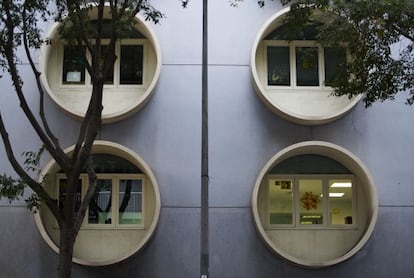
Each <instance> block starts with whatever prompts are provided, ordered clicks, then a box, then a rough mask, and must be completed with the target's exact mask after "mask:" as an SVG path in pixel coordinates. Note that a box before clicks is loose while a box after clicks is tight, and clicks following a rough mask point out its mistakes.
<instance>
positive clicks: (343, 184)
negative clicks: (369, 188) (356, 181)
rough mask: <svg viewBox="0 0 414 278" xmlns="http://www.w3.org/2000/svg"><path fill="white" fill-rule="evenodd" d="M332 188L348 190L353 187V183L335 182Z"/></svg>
mask: <svg viewBox="0 0 414 278" xmlns="http://www.w3.org/2000/svg"><path fill="white" fill-rule="evenodd" d="M331 187H336V188H346V187H352V183H351V182H334V183H333V184H332V185H331Z"/></svg>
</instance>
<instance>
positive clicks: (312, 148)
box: [251, 141, 378, 268]
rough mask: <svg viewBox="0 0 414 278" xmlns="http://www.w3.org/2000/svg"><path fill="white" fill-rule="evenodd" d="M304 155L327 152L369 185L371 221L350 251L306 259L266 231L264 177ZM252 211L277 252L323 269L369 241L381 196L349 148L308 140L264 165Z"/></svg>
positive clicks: (285, 150)
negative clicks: (261, 205) (262, 207)
mask: <svg viewBox="0 0 414 278" xmlns="http://www.w3.org/2000/svg"><path fill="white" fill-rule="evenodd" d="M304 154H318V155H323V156H326V157H329V158H332V159H334V160H336V161H337V162H340V163H341V164H343V165H344V166H345V167H346V168H348V169H349V170H350V171H351V172H353V174H355V175H356V176H357V177H358V178H360V179H361V181H362V184H363V185H364V186H365V190H366V194H367V195H369V197H370V200H371V203H370V204H367V208H368V210H369V212H368V214H369V223H368V224H367V227H366V229H365V232H364V233H363V235H362V237H361V238H360V239H359V241H358V243H357V244H356V245H355V246H354V247H353V248H351V249H350V250H349V251H346V252H345V253H344V254H343V255H341V256H339V257H337V258H335V259H331V260H326V261H309V260H303V259H300V258H296V257H294V256H291V255H290V254H289V253H288V252H286V251H284V250H282V249H280V248H279V247H278V246H277V245H276V244H275V242H274V241H272V239H271V238H270V237H269V235H268V233H267V232H266V230H265V228H264V226H263V223H262V222H261V220H260V215H259V208H258V207H259V206H258V205H259V204H258V198H259V189H260V186H261V184H262V181H263V179H264V178H265V177H266V175H267V174H268V172H269V171H270V170H271V169H272V168H273V167H275V166H276V165H277V164H279V163H281V162H282V161H284V160H285V159H288V158H291V157H294V156H298V155H304ZM251 202H252V212H253V218H254V222H255V225H256V228H257V231H258V233H259V235H260V237H261V238H262V240H263V241H264V242H265V244H266V245H267V246H268V247H269V248H270V249H271V250H272V251H273V252H274V253H276V254H277V255H279V256H281V257H283V258H285V259H287V260H288V261H291V262H293V263H295V264H297V265H300V266H303V267H309V268H321V267H326V266H331V265H335V264H338V263H340V262H343V261H345V260H347V259H349V258H350V257H352V256H353V255H355V254H356V253H357V252H358V251H359V250H361V248H362V247H363V246H364V245H365V244H366V243H367V241H368V240H369V238H370V236H371V234H372V232H373V231H374V228H375V224H376V222H377V218H378V197H377V191H376V189H375V185H374V181H373V179H372V177H371V175H370V173H369V172H368V169H367V168H366V167H365V166H364V164H363V163H362V162H361V160H360V159H359V158H358V157H356V156H355V155H354V154H352V153H351V152H349V151H348V150H346V149H344V148H342V147H340V146H337V145H335V144H332V143H327V142H322V141H306V142H301V143H297V144H294V145H291V146H289V147H287V148H285V149H283V150H282V151H280V152H279V153H277V154H276V155H274V156H273V157H272V158H271V159H270V160H269V161H268V162H267V163H266V165H265V166H264V167H263V169H262V170H261V172H260V174H259V176H258V177H257V180H256V183H255V186H254V189H253V193H252V201H251Z"/></svg>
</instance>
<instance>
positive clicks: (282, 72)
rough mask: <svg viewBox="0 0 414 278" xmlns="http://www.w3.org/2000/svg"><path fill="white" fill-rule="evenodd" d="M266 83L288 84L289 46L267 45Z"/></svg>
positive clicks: (272, 84) (274, 84) (270, 84)
mask: <svg viewBox="0 0 414 278" xmlns="http://www.w3.org/2000/svg"><path fill="white" fill-rule="evenodd" d="M267 84H268V85H269V86H290V55H289V47H284V46H268V47H267Z"/></svg>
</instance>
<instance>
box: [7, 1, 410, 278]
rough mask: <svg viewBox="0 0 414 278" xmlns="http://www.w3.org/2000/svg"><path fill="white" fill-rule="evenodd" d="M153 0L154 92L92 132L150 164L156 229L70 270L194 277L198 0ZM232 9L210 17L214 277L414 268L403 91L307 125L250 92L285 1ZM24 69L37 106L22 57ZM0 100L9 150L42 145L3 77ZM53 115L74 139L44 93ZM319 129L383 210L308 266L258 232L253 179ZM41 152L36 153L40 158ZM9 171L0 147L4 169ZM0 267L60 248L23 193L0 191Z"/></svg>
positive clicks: (24, 268) (33, 263)
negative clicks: (329, 261)
mask: <svg viewBox="0 0 414 278" xmlns="http://www.w3.org/2000/svg"><path fill="white" fill-rule="evenodd" d="M199 2H200V1H190V4H189V7H188V8H187V9H182V8H181V6H180V4H179V2H178V1H160V0H157V1H154V4H155V5H157V6H158V7H159V8H160V9H161V10H162V11H163V12H164V13H165V14H166V18H165V19H162V20H161V22H160V24H159V25H157V26H154V29H155V33H156V35H157V36H158V39H159V42H160V45H161V49H162V61H163V66H162V69H161V75H160V79H159V82H158V84H157V86H156V89H155V93H154V95H153V97H152V98H151V99H150V100H149V102H148V103H147V105H146V106H145V107H144V108H143V109H142V110H141V111H139V112H137V113H136V114H134V115H132V116H131V117H130V118H128V119H126V120H123V121H120V122H117V123H114V124H108V125H105V126H103V128H102V130H101V132H100V133H99V136H98V139H100V140H108V141H114V142H116V143H119V144H122V145H124V146H126V147H127V148H130V149H132V150H133V151H135V152H136V153H137V154H138V155H140V156H141V157H142V158H143V159H144V160H145V161H146V162H147V164H148V165H149V166H150V167H151V169H152V171H153V172H154V175H155V177H156V179H157V181H158V184H159V187H160V194H161V204H162V208H161V215H160V221H159V225H158V227H157V230H156V233H155V234H154V237H153V238H152V240H151V241H150V242H149V244H148V246H147V247H146V248H145V249H144V250H142V252H140V253H139V254H138V255H136V256H133V257H131V258H130V259H128V260H126V261H124V262H121V263H119V264H116V265H113V266H108V267H99V268H91V267H81V266H78V265H75V266H74V268H73V273H74V275H73V277H81V278H82V277H92V278H93V277H145V278H166V277H173V278H175V277H176V278H187V277H188V278H191V277H199V275H200V273H199V269H200V208H199V207H200V184H201V181H200V167H201V166H200V165H201V162H200V157H201V149H200V146H201V65H200V63H201V30H202V29H201V19H202V17H201V4H200V3H199ZM254 2H255V1H244V2H243V3H241V4H240V6H239V7H238V8H231V7H229V3H228V1H219V0H213V1H210V2H209V5H210V9H209V12H210V17H209V20H210V23H209V34H210V37H209V47H210V48H209V63H210V66H209V115H210V121H209V128H210V138H209V139H210V146H209V148H210V191H209V194H210V207H211V208H210V229H209V232H210V276H209V277H212V278H213V277H214V278H233V277H234V278H236V277H237V278H252V277H259V278H267V277H269V278H270V277H305V278H306V277H316V276H317V277H327V278H328V277H339V278H342V277H343V278H348V277H357V278H358V277H361V278H363V277H364V278H365V277H380V278H382V277H384V278H385V277H398V278H410V277H412V276H413V273H414V265H413V263H412V258H413V256H414V249H413V248H412V247H413V246H414V232H413V229H412V228H413V227H414V222H413V221H414V184H413V180H414V174H413V171H412V165H413V161H414V159H413V157H414V146H413V144H412V142H413V141H414V132H413V130H412V119H413V118H414V108H413V107H409V106H406V105H404V99H403V98H404V95H402V97H401V98H397V100H395V101H393V102H385V103H378V104H375V105H374V106H373V107H372V108H369V109H365V108H364V105H363V104H362V103H359V104H357V105H356V106H355V107H354V109H352V110H351V111H350V113H348V114H346V115H345V116H344V117H342V118H341V119H339V120H337V121H335V122H333V123H330V124H326V125H322V126H313V127H310V126H305V125H299V124H294V123H291V122H289V121H286V120H284V119H282V118H280V117H278V116H277V115H275V114H273V113H272V112H271V111H270V110H269V109H268V108H267V107H265V106H264V105H263V103H262V102H261V101H260V100H259V98H258V97H257V95H256V93H255V92H254V89H253V85H252V82H251V77H250V67H249V59H250V52H251V47H252V44H253V40H254V38H255V36H256V32H257V31H258V29H259V28H260V26H261V25H262V24H263V23H264V22H265V21H266V20H267V19H268V18H269V17H270V16H271V15H272V14H273V13H274V12H276V11H277V10H279V9H280V8H281V6H280V4H279V3H278V1H273V2H272V1H268V2H269V5H268V6H267V8H265V9H259V8H257V7H256V6H255V3H254ZM20 68H21V72H22V76H23V79H24V82H25V88H26V89H28V90H27V95H28V96H29V101H30V103H31V105H32V106H33V107H35V111H37V107H38V106H37V98H38V95H37V92H36V90H35V89H34V88H35V87H34V81H33V78H32V76H31V74H30V71H29V67H28V65H27V64H25V63H23V64H22V65H21V67H20ZM0 88H1V93H0V111H1V113H2V116H3V117H4V119H5V121H6V123H7V126H8V127H9V129H10V130H9V133H10V138H11V140H12V141H13V142H14V146H15V153H16V154H17V156H19V155H20V153H21V152H23V151H25V150H37V149H38V148H39V146H40V143H39V140H38V139H37V138H36V135H35V134H34V133H33V132H32V131H31V130H30V127H29V124H28V122H27V121H26V120H25V119H24V118H23V116H22V114H21V113H20V111H19V106H18V102H17V100H16V98H15V97H14V96H13V89H12V87H11V83H10V80H9V79H8V78H7V77H6V75H5V77H4V78H2V79H0ZM45 106H46V110H47V111H46V112H47V116H48V117H49V118H50V119H51V126H52V128H53V129H56V130H57V133H58V135H59V137H60V138H61V139H60V140H61V142H62V144H63V146H65V147H68V146H70V145H72V144H73V143H74V140H75V138H76V132H77V128H78V127H79V122H77V121H76V120H73V119H71V118H70V117H68V116H66V115H65V114H63V113H62V112H61V110H59V108H57V107H56V105H55V104H54V103H53V101H51V100H50V99H48V98H46V100H45ZM307 140H320V141H326V142H330V143H334V144H337V145H339V146H341V147H344V148H346V149H347V150H349V151H350V152H352V153H354V154H355V155H356V156H358V157H359V159H360V160H361V161H362V162H363V163H364V164H365V165H366V166H367V168H368V170H369V171H370V173H371V174H372V177H373V179H374V181H375V186H376V188H377V191H378V199H379V205H380V207H379V217H378V221H377V225H376V228H375V230H374V233H373V236H372V237H371V239H370V240H369V241H368V243H367V245H365V246H364V248H362V250H361V251H360V252H358V253H357V254H356V255H355V256H354V257H352V258H351V259H349V260H347V261H345V262H343V263H341V264H339V265H335V266H331V267H328V268H324V269H319V270H309V269H304V268H300V267H298V266H295V265H293V264H291V263H289V262H287V261H285V260H283V259H281V258H279V257H278V256H276V255H274V254H273V253H271V251H270V250H268V249H267V248H266V247H265V244H264V243H263V242H262V241H261V239H260V237H259V236H258V234H257V232H256V230H255V226H254V223H253V219H252V215H251V208H250V206H251V204H250V200H251V194H252V190H253V186H254V183H255V180H256V178H257V176H258V174H259V172H260V170H261V169H262V168H263V166H264V164H265V163H266V161H268V160H269V159H270V158H271V157H272V156H273V155H274V154H276V153H277V152H278V151H280V150H282V149H283V148H285V147H287V146H289V145H292V144H295V143H297V142H302V141H307ZM48 160H49V157H47V156H46V157H44V158H43V163H46V162H47V161H48ZM3 172H6V173H10V174H13V171H12V169H11V167H10V164H9V163H8V161H7V159H6V158H5V152H4V148H3V146H2V145H1V146H0V173H3ZM0 223H1V224H0V277H1V278H23V277H33V278H38V277H39V278H48V277H54V271H55V265H56V258H57V257H56V254H55V253H54V252H53V251H52V250H50V249H49V248H48V247H47V245H46V243H45V242H43V240H42V238H41V237H40V235H39V233H38V231H37V229H36V226H35V224H34V220H33V216H32V215H31V214H30V213H29V212H28V211H27V210H26V209H25V207H24V203H23V202H17V203H13V204H11V205H9V203H8V202H7V201H6V200H0Z"/></svg>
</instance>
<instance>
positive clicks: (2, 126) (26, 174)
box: [0, 0, 163, 277]
mask: <svg viewBox="0 0 414 278" xmlns="http://www.w3.org/2000/svg"><path fill="white" fill-rule="evenodd" d="M92 8H94V9H96V10H97V13H96V15H95V16H94V17H91V16H90V13H89V11H90V10H91V9H92ZM105 9H109V14H110V20H109V21H110V23H109V26H110V35H109V36H110V38H109V44H108V47H107V48H106V50H105V53H101V51H102V48H101V47H100V46H101V45H102V39H103V32H104V31H103V25H104V21H105V20H106V19H105V18H104V10H105ZM0 10H1V11H2V12H1V14H0V70H1V73H2V74H4V73H7V74H8V75H9V76H10V77H11V80H12V84H13V87H14V91H15V95H16V97H17V98H18V100H19V105H20V108H21V110H22V112H23V114H24V115H25V117H26V118H27V120H28V121H29V123H30V125H31V127H32V128H33V130H34V131H35V133H36V134H37V136H38V138H39V140H40V141H41V143H42V145H43V147H42V148H41V150H40V151H38V152H33V151H26V152H24V153H23V162H20V161H19V159H18V158H17V156H16V155H15V151H14V148H13V143H12V142H13V138H10V137H9V134H8V129H10V127H7V125H6V123H5V122H4V120H3V117H2V115H1V111H2V109H1V107H0V135H1V138H2V140H3V143H4V148H5V151H6V154H7V158H8V160H9V162H10V164H11V165H12V167H13V169H14V171H15V172H16V173H17V175H18V178H13V177H12V176H9V175H6V174H4V175H1V176H0V198H1V197H5V198H8V199H9V200H10V201H13V200H15V199H18V198H21V197H22V196H23V192H24V188H25V187H26V186H28V187H29V188H30V189H31V190H32V191H33V192H34V194H33V195H31V196H29V197H28V198H27V199H26V203H27V206H28V207H29V208H30V209H36V208H39V206H40V205H45V206H47V207H48V209H49V210H50V211H51V213H52V214H53V216H54V217H55V218H56V221H57V223H58V226H59V231H60V240H59V242H60V243H59V260H58V268H57V276H58V277H70V276H71V264H72V255H73V246H74V243H75V240H76V237H77V234H78V232H79V229H80V226H81V223H82V221H83V218H84V216H85V213H86V210H87V207H88V204H89V202H90V200H91V198H92V197H93V195H94V194H95V190H96V174H95V171H94V169H93V163H92V158H91V152H92V145H93V142H94V140H95V138H96V136H97V134H98V131H99V129H100V127H101V124H102V120H101V117H102V109H103V107H102V97H103V85H104V80H105V76H106V75H107V74H108V72H109V71H110V69H111V68H112V67H113V64H114V62H115V60H116V59H117V57H116V55H115V51H114V49H115V42H116V40H118V39H121V38H123V37H124V36H126V34H127V33H128V30H129V29H130V28H131V26H132V23H135V20H136V19H135V16H136V14H137V13H142V14H143V15H144V16H145V17H146V19H147V20H152V21H153V22H155V23H157V22H158V21H159V20H160V19H161V18H162V17H163V14H162V13H161V12H160V11H159V10H157V9H156V8H154V7H153V6H152V5H151V3H150V1H149V0H138V1H135V0H134V1H132V0H123V1H118V0H109V1H105V0H54V1H52V0H0ZM53 20H55V21H58V22H60V23H61V26H62V27H61V28H60V35H61V37H62V38H64V39H66V40H67V42H68V43H70V44H73V46H75V47H79V48H81V49H83V48H86V49H87V50H88V52H89V53H90V56H91V57H92V59H91V60H88V59H86V57H84V58H85V59H84V61H86V69H87V71H88V73H89V75H90V76H91V83H92V92H91V97H90V102H89V106H88V108H87V111H86V113H85V116H84V118H83V120H82V121H81V123H80V125H79V130H78V134H77V137H76V139H75V141H74V142H73V143H74V146H75V147H74V149H73V151H72V152H71V153H70V154H67V153H65V151H64V149H63V148H62V146H61V144H60V141H59V136H58V130H52V129H51V127H50V126H49V122H48V117H47V115H46V109H45V104H44V96H45V92H44V89H43V87H42V84H41V81H40V75H41V73H40V72H39V71H38V69H37V64H36V63H35V62H34V58H33V57H32V53H33V50H34V49H39V48H40V47H41V46H42V44H45V43H53V41H51V40H50V39H48V38H43V37H42V35H41V34H42V30H41V28H40V27H39V23H40V22H41V21H49V22H51V21H53ZM105 22H107V21H105ZM105 39H108V38H107V37H105ZM20 50H23V53H24V55H25V56H26V57H25V58H27V60H28V61H29V66H30V68H31V70H32V72H33V76H34V79H35V81H36V88H34V90H37V92H38V96H39V101H38V107H36V108H37V109H34V107H32V106H30V105H29V103H28V100H27V98H26V96H28V95H33V88H30V90H31V91H30V92H28V93H25V91H24V87H23V78H22V76H21V75H20V59H21V58H23V57H21V56H18V54H19V55H22V54H21V53H22V52H21V51H20ZM102 57H104V59H103V61H102V59H101V58H102ZM1 77H2V75H0V78H1ZM25 78H27V76H25ZM36 110H37V111H38V113H37V112H34V111H36ZM43 150H44V151H45V152H47V153H48V154H49V155H50V156H51V157H52V158H53V159H54V160H55V162H56V163H57V164H58V166H59V167H60V169H61V171H62V172H63V173H64V174H65V175H66V178H67V188H66V198H65V200H64V203H63V207H64V208H63V209H60V208H59V207H58V202H57V200H56V196H52V195H50V194H48V192H46V191H45V190H44V188H43V186H42V182H43V181H44V179H45V178H46V177H39V169H40V156H41V154H42V152H43ZM83 169H86V171H87V173H88V177H89V184H90V186H89V187H88V190H87V192H86V194H85V196H84V197H83V199H82V204H81V207H80V209H79V210H78V211H76V209H75V199H76V198H75V195H76V188H77V184H78V180H79V176H80V174H81V171H82V170H83Z"/></svg>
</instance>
